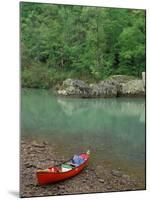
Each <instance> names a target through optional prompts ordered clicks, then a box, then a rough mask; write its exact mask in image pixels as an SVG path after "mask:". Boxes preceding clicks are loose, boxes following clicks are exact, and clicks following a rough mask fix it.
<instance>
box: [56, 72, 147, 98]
mask: <svg viewBox="0 0 150 200" xmlns="http://www.w3.org/2000/svg"><path fill="white" fill-rule="evenodd" d="M57 94H59V95H63V96H68V97H81V98H110V97H121V96H124V97H125V96H127V97H144V96H145V72H143V73H142V78H141V79H137V78H135V77H133V76H126V75H114V76H111V77H109V78H108V79H106V80H103V81H100V82H99V83H91V84H87V83H85V82H84V81H82V80H77V79H67V80H65V81H63V83H62V85H61V86H59V87H58V89H57Z"/></svg>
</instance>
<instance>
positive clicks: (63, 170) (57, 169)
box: [36, 151, 89, 185]
mask: <svg viewBox="0 0 150 200" xmlns="http://www.w3.org/2000/svg"><path fill="white" fill-rule="evenodd" d="M76 157H79V158H82V159H81V160H82V163H80V164H78V166H77V164H76V163H74V160H73V159H74V157H73V158H72V159H70V160H69V161H66V162H64V163H62V164H60V165H56V166H54V167H50V168H47V169H44V170H37V173H36V174H37V180H38V183H39V184H40V185H44V184H48V183H54V182H58V181H62V180H65V179H68V178H70V177H73V176H75V175H77V174H78V173H79V172H81V171H82V170H83V169H84V167H85V166H86V165H87V162H88V160H89V151H88V152H87V153H82V154H80V155H78V156H76Z"/></svg>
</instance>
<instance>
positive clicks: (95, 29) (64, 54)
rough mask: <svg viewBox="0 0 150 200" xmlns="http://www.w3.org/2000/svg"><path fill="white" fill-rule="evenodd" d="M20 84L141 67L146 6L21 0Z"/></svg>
mask: <svg viewBox="0 0 150 200" xmlns="http://www.w3.org/2000/svg"><path fill="white" fill-rule="evenodd" d="M20 13H21V14H20V16H21V17H20V20H21V71H22V86H24V87H35V88H49V87H52V86H54V85H56V84H59V83H60V82H61V81H62V80H64V79H65V78H80V79H84V80H87V81H91V80H92V81H99V80H101V79H104V78H107V77H108V76H110V75H113V74H127V75H134V76H141V72H142V71H144V70H145V11H143V10H129V9H115V8H98V7H83V6H66V5H50V4H39V3H27V2H21V4H20Z"/></svg>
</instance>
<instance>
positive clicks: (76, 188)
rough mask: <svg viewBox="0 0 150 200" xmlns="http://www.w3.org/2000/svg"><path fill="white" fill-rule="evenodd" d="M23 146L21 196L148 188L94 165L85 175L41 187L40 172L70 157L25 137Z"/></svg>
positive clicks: (116, 172)
mask: <svg viewBox="0 0 150 200" xmlns="http://www.w3.org/2000/svg"><path fill="white" fill-rule="evenodd" d="M20 145H21V150H20V165H21V166H20V197H36V196H55V195H67V194H70V195H71V194H83V193H84V194H86V193H102V192H114V191H130V190H131V191H133V190H144V189H145V186H144V185H143V187H141V184H140V180H138V179H136V178H134V179H133V177H130V176H129V175H128V174H125V173H124V172H123V171H121V170H118V169H109V168H107V167H106V166H103V165H98V166H95V167H91V166H90V164H89V165H88V166H87V167H86V168H85V169H84V170H83V171H82V172H81V173H79V174H78V175H76V176H74V177H72V178H70V179H67V180H65V181H61V182H58V183H55V184H49V185H44V186H39V185H38V184H37V180H36V170H37V169H44V168H47V167H50V166H53V165H56V164H59V163H61V162H64V161H65V160H67V159H69V158H64V157H61V156H58V155H57V154H56V153H55V148H54V146H53V145H52V144H50V143H48V142H47V141H44V140H40V141H39V140H37V139H36V140H35V139H27V138H21V144H20ZM71 156H72V155H71ZM89 162H90V161H89Z"/></svg>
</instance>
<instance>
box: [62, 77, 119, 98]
mask: <svg viewBox="0 0 150 200" xmlns="http://www.w3.org/2000/svg"><path fill="white" fill-rule="evenodd" d="M58 94H61V95H65V96H78V97H88V98H92V97H116V96H117V88H116V86H115V85H112V84H110V83H109V82H107V81H101V82H100V83H99V84H90V85H88V84H86V83H85V82H84V81H81V80H73V79H67V80H65V81H64V82H63V85H62V89H61V90H58Z"/></svg>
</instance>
